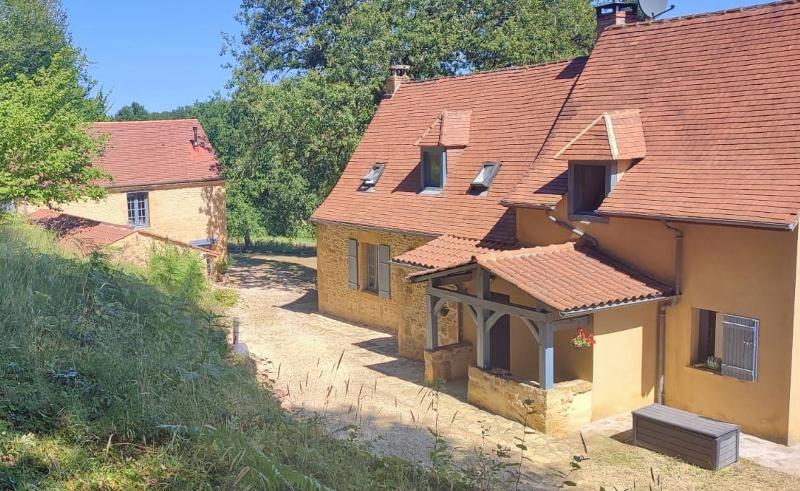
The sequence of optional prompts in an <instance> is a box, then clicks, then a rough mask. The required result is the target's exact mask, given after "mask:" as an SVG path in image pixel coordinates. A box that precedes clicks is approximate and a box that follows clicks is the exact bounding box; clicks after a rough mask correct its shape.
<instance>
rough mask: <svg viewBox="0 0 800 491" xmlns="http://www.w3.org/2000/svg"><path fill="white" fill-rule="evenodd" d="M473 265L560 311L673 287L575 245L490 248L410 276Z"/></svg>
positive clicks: (652, 295)
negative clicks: (499, 249) (464, 258)
mask: <svg viewBox="0 0 800 491" xmlns="http://www.w3.org/2000/svg"><path fill="white" fill-rule="evenodd" d="M469 264H476V265H477V266H480V267H482V268H484V269H485V270H487V271H489V272H491V273H493V274H495V275H496V276H497V277H499V278H502V279H504V280H506V281H508V282H509V283H511V284H513V285H515V286H516V287H517V288H519V289H520V290H522V291H524V292H525V293H527V294H528V295H530V296H532V297H533V298H535V299H537V300H539V301H541V302H543V303H545V304H546V305H548V306H549V307H551V308H553V309H554V310H557V311H559V312H561V313H563V314H569V313H577V312H582V311H586V310H595V309H601V308H609V307H616V306H621V305H625V304H629V303H634V302H641V301H649V300H656V299H659V298H665V297H667V296H669V295H671V294H672V290H671V288H669V287H668V286H666V285H663V284H661V283H659V282H657V281H655V280H652V279H650V278H648V277H646V276H645V275H643V274H641V273H637V272H635V271H634V270H633V269H632V268H629V267H627V266H625V265H623V264H621V263H619V262H617V261H615V260H613V259H612V258H609V257H608V256H606V255H604V254H602V253H601V252H599V251H597V250H596V249H593V248H591V247H589V246H585V245H582V244H576V243H572V242H569V243H566V244H556V245H550V246H543V247H531V248H524V249H518V250H513V251H502V252H491V253H487V254H480V255H475V256H472V257H471V258H470V259H468V260H465V261H461V262H459V263H456V264H451V265H448V266H446V267H442V268H438V269H431V270H427V271H421V272H419V273H414V274H412V275H410V276H409V279H411V281H422V280H425V279H427V278H429V277H431V276H438V275H439V274H437V273H444V272H447V271H449V270H451V269H455V268H459V269H461V268H463V267H464V266H467V265H469Z"/></svg>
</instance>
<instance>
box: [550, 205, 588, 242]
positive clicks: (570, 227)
mask: <svg viewBox="0 0 800 491" xmlns="http://www.w3.org/2000/svg"><path fill="white" fill-rule="evenodd" d="M545 215H546V216H547V219H548V220H550V221H551V222H553V223H555V224H556V225H560V226H561V227H563V228H565V229H567V230H569V231H570V232H571V233H572V234H574V235H577V236H578V237H579V238H581V239H584V240H586V241H587V242H589V243H590V244H591V245H592V246H593V247H598V245H599V244H598V242H597V239H595V238H594V237H592V236H591V235H589V234H587V233H586V232H584V231H583V230H580V229H579V228H576V227H574V226H573V225H572V224H571V223H568V222H564V221H561V220H559V219H558V218H556V217H555V216H553V209H552V208H547V209H546V210H545Z"/></svg>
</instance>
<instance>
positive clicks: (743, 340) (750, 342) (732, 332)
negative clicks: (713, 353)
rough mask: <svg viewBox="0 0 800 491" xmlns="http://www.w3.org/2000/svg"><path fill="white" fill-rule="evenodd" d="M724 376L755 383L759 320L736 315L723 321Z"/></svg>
mask: <svg viewBox="0 0 800 491" xmlns="http://www.w3.org/2000/svg"><path fill="white" fill-rule="evenodd" d="M722 340H723V344H724V353H723V355H722V374H723V375H729V376H731V377H736V378H738V379H739V380H746V381H748V382H755V380H756V369H757V367H758V320H757V319H749V318H747V317H739V316H736V315H725V316H724V317H723V319H722Z"/></svg>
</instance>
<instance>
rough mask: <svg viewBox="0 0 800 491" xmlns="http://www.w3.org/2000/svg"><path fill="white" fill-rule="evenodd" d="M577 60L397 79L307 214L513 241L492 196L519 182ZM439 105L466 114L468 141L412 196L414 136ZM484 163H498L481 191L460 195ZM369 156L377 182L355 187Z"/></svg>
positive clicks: (507, 219) (416, 181) (509, 216)
mask: <svg viewBox="0 0 800 491" xmlns="http://www.w3.org/2000/svg"><path fill="white" fill-rule="evenodd" d="M584 61H585V60H584V59H577V60H573V61H570V62H561V63H552V64H547V65H539V66H530V67H522V68H515V69H507V70H499V71H494V72H486V73H477V74H473V75H469V76H459V77H449V78H441V79H436V80H429V81H422V82H410V83H405V84H403V85H402V86H401V87H400V89H399V90H398V92H397V93H396V94H395V96H394V97H392V98H391V99H385V100H384V101H383V102H381V104H380V107H379V108H378V110H377V112H376V114H375V116H374V118H373V120H372V122H371V123H370V125H369V128H368V129H367V131H366V133H365V134H364V136H363V137H362V139H361V142H360V144H359V145H358V148H357V149H356V151H355V153H354V154H353V156H352V158H351V159H350V162H349V163H348V164H347V167H346V169H345V170H344V173H343V175H342V177H341V179H340V180H339V182H338V183H337V185H336V187H335V188H334V189H333V191H332V192H331V194H330V196H328V198H327V199H326V200H325V202H324V203H323V204H322V205H321V206H320V207H319V209H317V211H316V212H315V213H314V215H313V219H314V220H316V221H322V222H326V221H327V222H337V223H346V224H352V225H358V226H370V227H378V228H382V229H389V230H398V231H404V232H411V233H419V234H425V235H440V234H451V235H455V236H459V237H466V238H472V239H482V238H484V237H486V236H487V235H491V236H492V237H493V238H495V239H497V240H501V241H508V240H513V237H514V235H515V222H514V214H513V212H511V211H510V210H507V209H506V208H504V207H503V206H501V205H500V204H499V203H498V201H499V198H500V197H502V196H505V195H506V194H507V193H508V192H509V191H511V189H512V188H513V186H515V185H516V183H517V182H519V181H520V179H522V177H523V174H524V172H525V171H526V170H527V168H528V167H529V166H530V163H531V162H532V161H533V159H534V158H535V156H536V155H537V154H538V152H539V150H540V148H541V145H542V143H543V142H544V141H545V139H546V137H547V134H548V133H549V131H550V129H551V128H552V126H553V122H554V121H555V118H556V115H557V114H558V112H559V111H560V110H561V108H562V106H563V104H564V100H565V99H566V97H567V94H568V92H569V90H570V89H571V88H572V85H573V84H574V82H575V79H576V77H577V75H578V73H579V72H580V70H581V68H582V67H583V64H584ZM445 110H447V111H448V113H449V112H450V111H465V112H466V111H471V116H470V118H469V136H468V139H469V141H468V145H467V146H466V147H464V148H463V149H458V150H452V151H448V156H447V172H448V174H447V182H446V184H445V186H444V189H443V190H442V192H441V193H439V194H437V195H422V194H419V190H420V189H419V188H420V182H421V178H420V166H419V162H420V149H419V147H418V146H417V143H418V142H419V141H421V138H422V139H424V140H425V141H427V139H428V138H429V137H430V138H431V139H433V136H432V135H431V133H432V132H440V130H441V128H439V129H438V130H437V129H436V126H437V124H439V125H441V123H440V122H437V118H439V117H440V116H441V115H442V113H443V111H445ZM432 122H433V125H432ZM429 129H430V130H431V131H430V132H429V135H425V136H423V135H424V134H425V133H426V131H427V130H429ZM438 138H439V136H438V135H437V140H438ZM447 138H448V137H447V136H445V140H446V139H447ZM461 141H463V139H462V140H461ZM487 161H493V162H501V163H502V168H501V170H500V172H499V173H498V175H497V177H496V178H495V180H494V182H493V183H492V186H491V187H490V188H489V191H488V193H486V195H484V196H477V195H472V194H468V191H469V187H470V183H471V182H472V180H473V179H474V178H475V176H476V175H477V174H478V172H479V171H480V169H481V164H482V163H483V162H487ZM375 162H385V163H386V169H385V170H384V173H383V175H382V177H381V180H380V182H379V183H378V184H377V185H376V186H375V188H374V191H371V192H369V193H364V192H359V191H358V187H359V185H360V183H361V178H362V177H363V176H364V175H365V174H366V173H367V172H368V170H369V169H370V168H371V166H372V165H373V164H374V163H375Z"/></svg>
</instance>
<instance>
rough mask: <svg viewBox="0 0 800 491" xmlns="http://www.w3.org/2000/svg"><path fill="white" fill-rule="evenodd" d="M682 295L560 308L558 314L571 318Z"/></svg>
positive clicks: (661, 300) (671, 298) (669, 299)
mask: <svg viewBox="0 0 800 491" xmlns="http://www.w3.org/2000/svg"><path fill="white" fill-rule="evenodd" d="M679 297H680V295H658V296H653V297H648V298H642V299H637V300H629V301H624V302H612V303H607V304H603V305H597V306H592V307H585V308H578V309H568V310H559V312H558V314H559V315H560V316H561V317H562V318H564V319H569V318H572V317H581V316H584V315H587V314H593V313H595V312H602V311H604V310H611V309H616V308H619V307H628V306H631V305H641V304H645V303H652V302H668V301H672V300H675V299H677V298H679Z"/></svg>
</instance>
